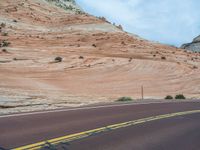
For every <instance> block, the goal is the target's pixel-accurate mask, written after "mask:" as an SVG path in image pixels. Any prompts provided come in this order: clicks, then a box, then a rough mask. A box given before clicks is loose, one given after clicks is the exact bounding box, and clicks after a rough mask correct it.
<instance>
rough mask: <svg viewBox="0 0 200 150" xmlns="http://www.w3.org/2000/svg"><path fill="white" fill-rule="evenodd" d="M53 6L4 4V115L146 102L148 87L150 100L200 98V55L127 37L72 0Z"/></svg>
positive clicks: (0, 61)
mask: <svg viewBox="0 0 200 150" xmlns="http://www.w3.org/2000/svg"><path fill="white" fill-rule="evenodd" d="M52 1H53V0H34V1H33V0H15V3H13V0H6V1H0V24H1V30H0V31H1V36H0V42H1V52H0V56H1V57H0V72H1V74H0V98H1V101H0V107H1V108H10V109H9V111H13V112H16V111H27V110H37V109H50V108H60V107H64V106H80V105H86V104H92V103H98V102H110V101H114V100H116V99H117V98H118V97H121V96H132V97H133V98H141V94H140V88H141V86H142V85H143V86H144V96H145V98H163V97H165V96H166V95H169V94H171V95H175V94H179V93H183V94H185V95H186V96H187V97H189V98H192V97H200V76H199V73H200V69H199V68H200V54H198V53H192V52H187V51H183V50H182V49H178V48H175V47H170V46H166V45H162V44H159V43H153V42H150V41H147V40H144V39H142V38H139V37H137V36H135V35H132V34H129V33H126V32H124V31H122V29H121V28H119V27H117V26H113V25H112V24H110V23H109V22H107V21H106V20H105V19H104V18H97V17H94V16H91V15H89V14H87V13H84V12H83V11H82V9H81V8H80V7H79V6H77V5H76V3H75V2H74V1H70V0H54V1H53V2H52ZM66 1H67V2H66ZM65 2H66V3H65ZM58 56H59V57H61V58H62V61H61V60H60V59H57V60H58V61H55V58H56V57H58ZM59 60H60V61H61V62H59ZM7 110H8V109H1V110H0V111H1V112H2V113H6V111H7Z"/></svg>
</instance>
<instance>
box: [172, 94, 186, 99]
mask: <svg viewBox="0 0 200 150" xmlns="http://www.w3.org/2000/svg"><path fill="white" fill-rule="evenodd" d="M175 99H186V98H185V96H184V95H183V94H178V95H176V97H175Z"/></svg>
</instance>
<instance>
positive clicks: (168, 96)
mask: <svg viewBox="0 0 200 150" xmlns="http://www.w3.org/2000/svg"><path fill="white" fill-rule="evenodd" d="M165 99H174V98H173V96H171V95H167V96H166V97H165Z"/></svg>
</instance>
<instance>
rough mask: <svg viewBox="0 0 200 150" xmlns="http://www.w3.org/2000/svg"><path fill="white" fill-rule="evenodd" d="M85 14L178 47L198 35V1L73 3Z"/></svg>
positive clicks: (99, 0) (95, 0) (85, 0)
mask: <svg viewBox="0 0 200 150" xmlns="http://www.w3.org/2000/svg"><path fill="white" fill-rule="evenodd" d="M76 1H77V3H78V4H79V5H80V6H81V7H82V8H83V9H84V10H85V11H86V12H87V13H90V14H92V15H95V16H104V17H106V18H107V20H109V21H110V22H112V23H116V24H121V25H122V26H123V28H124V30H125V31H127V32H131V33H134V34H137V35H139V36H141V37H142V38H145V39H148V40H151V41H156V42H160V43H164V44H169V45H174V46H180V45H182V44H183V43H188V42H191V41H192V40H193V38H195V37H196V36H198V35H200V8H199V6H200V0H76Z"/></svg>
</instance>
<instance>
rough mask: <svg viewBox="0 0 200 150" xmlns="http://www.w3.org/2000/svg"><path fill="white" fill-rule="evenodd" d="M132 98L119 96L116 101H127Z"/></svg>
mask: <svg viewBox="0 0 200 150" xmlns="http://www.w3.org/2000/svg"><path fill="white" fill-rule="evenodd" d="M132 100H133V99H132V98H131V97H120V98H119V99H118V100H117V101H118V102H128V101H132Z"/></svg>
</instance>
